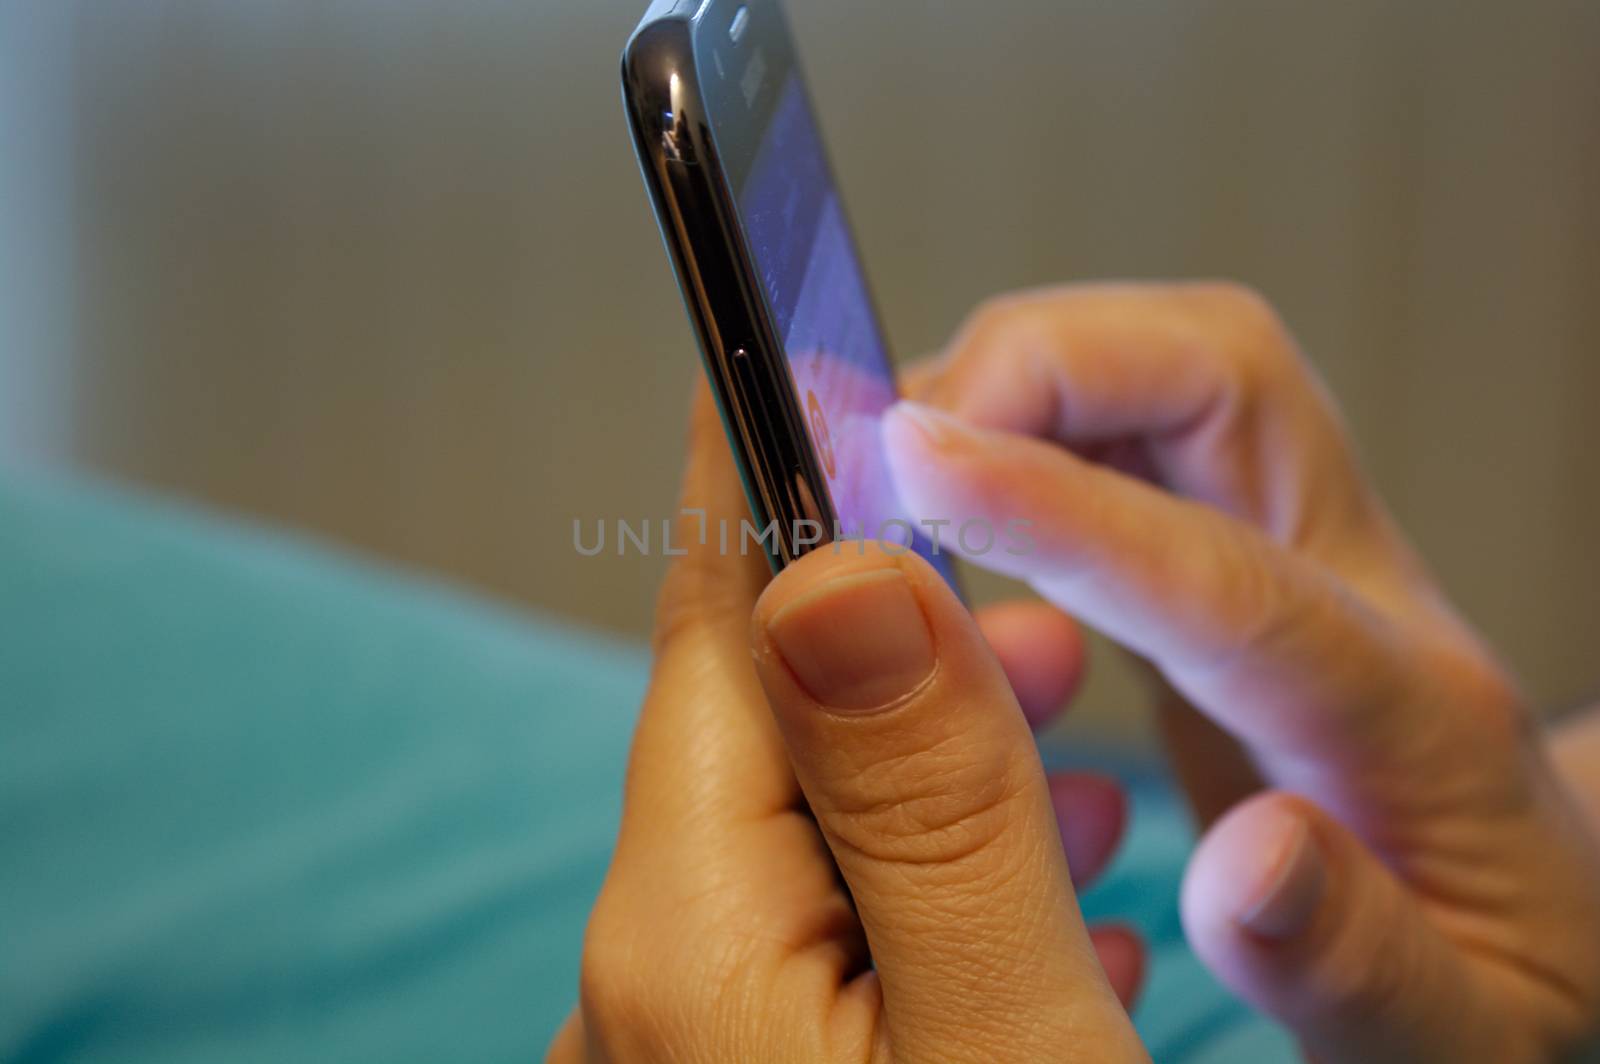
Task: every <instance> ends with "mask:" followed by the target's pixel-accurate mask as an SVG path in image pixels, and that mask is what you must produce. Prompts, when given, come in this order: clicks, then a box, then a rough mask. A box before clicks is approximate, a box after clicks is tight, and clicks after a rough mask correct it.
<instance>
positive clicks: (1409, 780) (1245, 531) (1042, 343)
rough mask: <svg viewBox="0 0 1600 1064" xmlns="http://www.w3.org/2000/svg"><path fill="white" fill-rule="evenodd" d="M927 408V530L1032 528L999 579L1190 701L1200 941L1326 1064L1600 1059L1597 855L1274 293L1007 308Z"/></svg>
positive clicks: (966, 351) (1136, 289)
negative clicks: (1368, 468)
mask: <svg viewBox="0 0 1600 1064" xmlns="http://www.w3.org/2000/svg"><path fill="white" fill-rule="evenodd" d="M915 394H917V395H918V396H919V397H920V398H921V399H922V400H923V401H924V403H925V404H927V405H924V403H902V404H900V405H899V406H897V407H896V408H895V409H894V410H893V411H892V412H891V414H890V415H889V416H888V417H887V418H886V421H885V429H884V431H885V435H886V438H887V443H888V447H889V452H890V460H891V465H892V467H893V470H894V473H895V477H896V481H897V484H898V486H899V488H900V491H901V494H902V496H903V499H904V501H905V503H906V504H907V506H908V507H909V508H910V509H911V511H912V512H913V514H915V515H916V516H918V517H920V518H923V519H929V520H932V519H941V520H945V519H948V520H954V521H955V522H956V523H957V524H959V523H960V522H962V521H964V520H968V519H973V518H982V519H985V520H987V521H989V522H991V523H992V524H993V525H995V526H1003V525H1004V524H1005V522H1006V521H1008V520H1011V519H1015V518H1022V519H1027V520H1030V521H1031V523H1032V527H1031V532H1032V536H1033V539H1034V543H1035V549H1034V550H1033V551H1032V553H1031V554H1030V555H1028V556H1025V557H1019V556H1013V555H1008V554H1005V553H1004V552H1002V551H998V550H995V551H991V552H990V553H987V554H985V555H984V556H982V557H978V558H975V559H974V560H975V561H976V562H977V563H978V564H981V565H984V566H987V567H990V568H994V569H998V570H1000V571H1002V572H1006V573H1008V574H1009V575H1012V576H1016V577H1019V578H1021V579H1024V580H1026V581H1028V582H1029V583H1030V584H1031V585H1032V586H1033V587H1034V588H1035V589H1036V590H1037V591H1038V592H1039V593H1040V594H1041V595H1042V596H1043V597H1044V598H1046V599H1048V600H1049V601H1050V602H1052V603H1054V604H1055V605H1057V606H1060V607H1061V608H1063V609H1065V610H1068V611H1069V612H1072V613H1075V614H1076V615H1077V616H1079V617H1081V618H1082V619H1083V620H1085V621H1086V622H1088V623H1089V624H1091V625H1093V626H1095V627H1098V628H1099V629H1101V630H1102V631H1104V632H1105V633H1106V634H1107V635H1109V636H1110V637H1111V638H1112V639H1114V640H1116V641H1117V642H1119V643H1121V644H1122V645H1124V646H1125V647H1127V648H1129V649H1130V650H1132V651H1133V652H1135V653H1136V654H1138V655H1139V656H1141V657H1142V658H1144V659H1146V660H1147V661H1148V662H1149V663H1150V664H1151V665H1152V666H1153V667H1154V668H1155V669H1156V670H1157V671H1158V672H1159V674H1160V675H1161V677H1162V678H1163V679H1164V680H1165V682H1166V684H1167V685H1170V686H1169V691H1170V692H1171V694H1172V698H1171V699H1170V702H1171V703H1172V709H1171V712H1170V713H1169V714H1168V721H1167V724H1168V729H1167V730H1168V735H1169V738H1171V739H1174V740H1176V741H1175V742H1173V743H1172V744H1171V745H1172V752H1173V755H1174V757H1175V759H1176V761H1177V767H1178V770H1179V774H1180V776H1181V777H1182V778H1183V780H1184V782H1185V784H1186V786H1187V787H1188V788H1189V790H1190V792H1191V795H1192V796H1193V797H1194V799H1195V804H1196V806H1197V809H1198V810H1199V812H1200V814H1201V816H1202V819H1203V820H1207V821H1210V820H1212V819H1214V818H1219V819H1215V823H1213V824H1212V826H1211V827H1210V830H1209V832H1208V833H1207V834H1206V836H1205V837H1204V839H1203V840H1202V841H1201V843H1200V845H1199V848H1198V850H1197V851H1196V853H1195V855H1194V857H1193V859H1192V861H1191V864H1190V867H1189V871H1188V874H1187V877H1186V881H1185V884H1184V891H1183V899H1182V909H1183V916H1184V922H1185V926H1186V929H1187V931H1188V934H1189V937H1190V940H1191V943H1192V945H1193V946H1194V948H1195V950H1196V952H1197V953H1198V954H1199V955H1200V957H1201V958H1202V960H1203V961H1205V963H1206V964H1207V965H1208V966H1209V967H1210V968H1211V969H1212V970H1213V971H1214V972H1215V973H1216V974H1217V975H1218V976H1219V977H1220V978H1221V979H1222V980H1223V981H1224V982H1225V983H1226V984H1227V985H1228V986H1230V987H1231V988H1233V990H1234V991H1235V992H1237V993H1238V994H1240V995H1241V996H1242V997H1244V998H1246V999H1247V1000H1249V1001H1250V1002H1252V1003H1253V1004H1254V1005H1256V1006H1257V1007H1258V1008H1260V1009H1262V1010H1263V1011H1265V1012H1267V1013H1269V1014H1271V1015H1273V1016H1275V1017H1277V1018H1279V1019H1280V1020H1282V1021H1283V1022H1285V1023H1286V1024H1287V1025H1289V1026H1290V1027H1291V1028H1292V1029H1293V1030H1294V1031H1295V1032H1296V1034H1297V1035H1298V1036H1299V1037H1300V1038H1301V1039H1302V1041H1303V1043H1304V1045H1305V1047H1306V1050H1307V1052H1308V1053H1309V1054H1310V1055H1311V1056H1313V1057H1315V1058H1316V1059H1317V1060H1319V1061H1322V1062H1324V1064H1375V1062H1385V1061H1395V1062H1402V1061H1403V1062H1406V1064H1416V1062H1419V1061H1440V1062H1448V1064H1470V1062H1479V1061H1481V1062H1483V1064H1521V1062H1533V1061H1553V1060H1559V1059H1562V1054H1565V1053H1568V1052H1572V1051H1574V1050H1576V1049H1578V1048H1579V1047H1581V1046H1586V1045H1592V1044H1593V1042H1592V1040H1593V1039H1594V1038H1595V1037H1596V1033H1597V1031H1600V856H1597V852H1596V848H1595V844H1594V842H1593V840H1592V839H1591V837H1590V836H1589V835H1588V834H1587V833H1586V832H1585V830H1584V829H1583V827H1582V826H1581V823H1580V821H1579V818H1578V817H1577V816H1576V814H1575V812H1574V810H1573V808H1572V806H1571V804H1570V802H1569V800H1568V799H1567V797H1566V796H1565V794H1564V793H1563V791H1562V789H1561V787H1560V786H1559V785H1558V783H1557V782H1556V779H1555V777H1554V775H1553V773H1552V771H1551V769H1550V767H1549V765H1548V764H1547V762H1546V760H1545V758H1544V756H1543V754H1542V752H1541V750H1540V746H1539V742H1538V739H1537V736H1536V733H1535V729H1534V727H1533V723H1532V720H1531V717H1530V715H1529V713H1528V712H1527V710H1526V707H1525V704H1524V702H1523V699H1522V697H1521V696H1520V695H1519V694H1518V692H1517V691H1516V689H1515V687H1514V686H1513V684H1512V682H1511V681H1510V680H1509V679H1508V677H1507V675H1506V672H1505V671H1504V670H1503V669H1502V668H1501V667H1500V666H1499V665H1498V664H1497V663H1496V661H1495V660H1494V658H1493V657H1492V656H1491V654H1490V653H1489V652H1488V651H1487V650H1486V649H1485V648H1484V646H1483V645H1482V644H1481V643H1480V641H1479V640H1478V639H1477V638H1476V637H1475V636H1474V635H1473V634H1472V633H1471V631H1470V630H1469V629H1468V627H1467V626H1466V624H1464V623H1463V622H1462V621H1461V620H1460V619H1459V618H1458V617H1457V616H1456V615H1455V614H1454V613H1453V612H1452V611H1451V609H1450V608H1449V606H1448V605H1447V604H1446V602H1445V601H1444V599H1443V597H1442V596H1441V594H1440V593H1439V591H1438V590H1437V588H1436V587H1435V586H1434V585H1433V583H1432V581H1431V580H1430V578H1429V576H1428V574H1427V573H1426V572H1425V571H1424V568H1423V566H1422V565H1421V564H1420V563H1419V562H1418V561H1417V559H1416V558H1415V556H1414V555H1413V554H1412V552H1411V550H1410V549H1409V548H1408V547H1407V546H1406V544H1405V543H1404V541H1403V539H1402V537H1401V536H1400V534H1399V533H1398V531H1397V530H1396V528H1395V526H1394V524H1393V522H1392V521H1391V520H1390V519H1389V517H1388V516H1387V514H1386V513H1385V511H1384V509H1383V507H1382V505H1381V503H1380V502H1379V501H1378V499H1377V498H1376V496H1375V495H1374V493H1373V492H1372V491H1371V490H1370V489H1369V488H1368V486H1367V485H1366V483H1365V482H1364V481H1363V479H1362V477H1361V475H1360V473H1359V472H1358V470H1357V468H1356V464H1355V462H1354V460H1353V458H1352V455H1351V452H1350V448H1349V446H1348V444H1347V443H1346V440H1345V437H1344V433H1343V431H1342V429H1341V427H1340V425H1339V422H1338V420H1337V417H1336V415H1335V413H1334V411H1333V409H1332V406H1331V404H1330V403H1329V402H1328V400H1327V398H1326V396H1325V395H1324V393H1323V391H1322V390H1321V388H1320V386H1319V384H1318V382H1317V381H1316V379H1315V378H1314V376H1313V374H1312V373H1311V371H1310V370H1309V369H1308V367H1307V366H1306V365H1305V364H1304V362H1303V361H1302V360H1301V359H1300V357H1299V356H1298V353H1297V352H1296V350H1295V345H1294V343H1293V341H1292V340H1291V338H1290V337H1289V336H1288V334H1287V332H1286V331H1285V329H1284V328H1283V326H1282V325H1281V324H1280V322H1279V321H1278V319H1277V318H1276V316H1275V315H1274V314H1273V313H1272V311H1271V310H1270V309H1269V308H1268V307H1267V306H1266V305H1265V304H1264V303H1263V302H1262V301H1261V300H1260V299H1259V298H1257V297H1255V296H1254V295H1253V294H1251V293H1248V292H1246V291H1243V290H1241V289H1238V288H1235V287H1232V286H1227V285H1104V286H1082V287H1069V288H1064V289H1056V290H1049V291H1042V292H1034V293H1025V294H1021V295H1016V296H1010V297H1006V298H1003V299H1001V300H998V301H995V302H993V303H991V304H989V305H988V306H987V307H985V308H984V309H982V310H980V311H979V312H978V313H977V314H976V315H975V316H974V317H973V318H972V319H971V320H970V321H969V322H968V324H967V326H966V327H965V328H964V329H963V330H962V331H961V332H960V334H959V336H958V337H957V339H956V340H955V341H954V343H953V345H952V347H951V349H950V350H949V351H948V352H947V353H946V355H945V356H944V357H943V359H942V360H941V361H940V362H939V363H937V364H936V365H935V366H934V367H933V368H932V369H930V370H924V371H923V372H922V373H921V374H920V380H919V383H918V388H917V390H916V393H915ZM946 538H947V539H948V538H955V537H948V536H947V537H946ZM950 546H951V547H952V548H955V549H959V546H960V545H959V543H955V544H950ZM1191 707H1192V708H1191Z"/></svg>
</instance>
